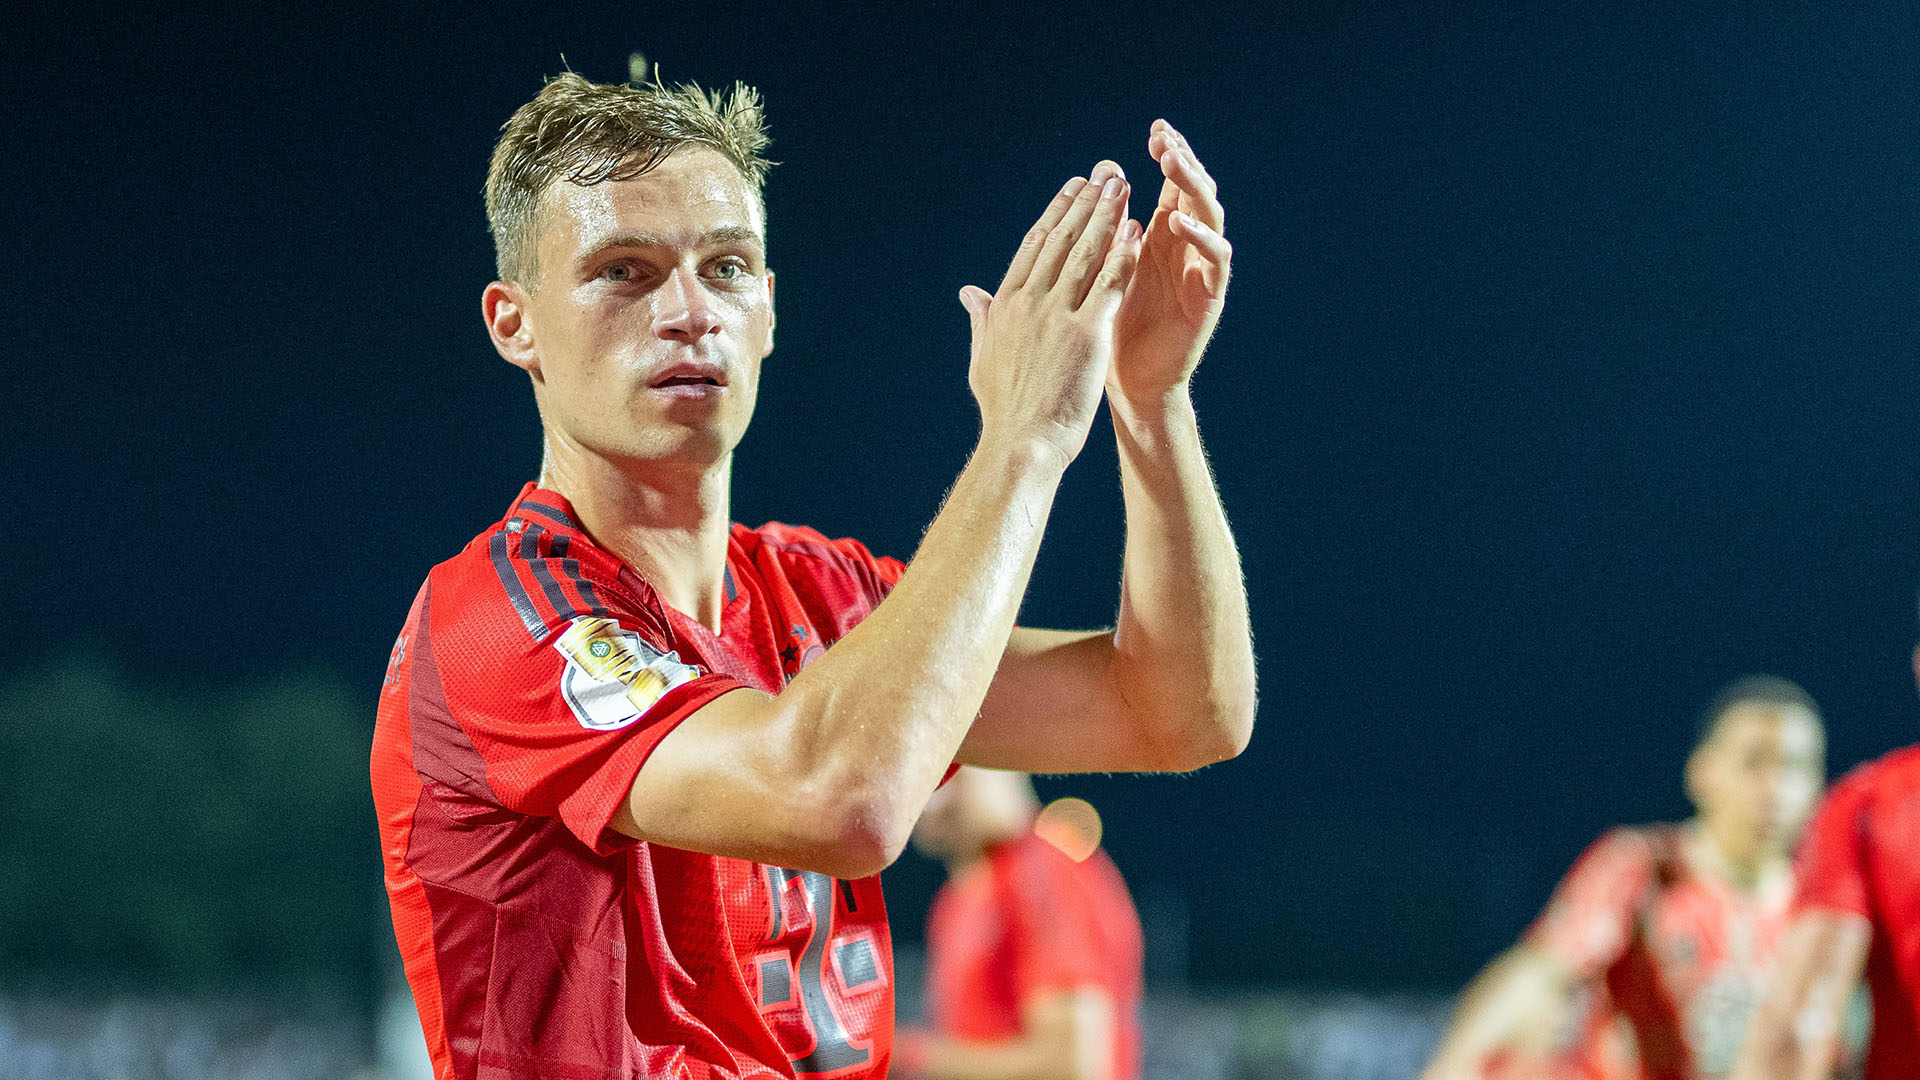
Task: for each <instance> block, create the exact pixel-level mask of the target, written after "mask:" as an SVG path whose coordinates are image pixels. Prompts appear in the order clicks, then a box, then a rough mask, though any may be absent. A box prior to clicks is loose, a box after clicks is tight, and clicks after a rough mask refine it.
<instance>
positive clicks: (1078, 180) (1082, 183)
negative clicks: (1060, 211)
mask: <svg viewBox="0 0 1920 1080" xmlns="http://www.w3.org/2000/svg"><path fill="white" fill-rule="evenodd" d="M1086 186H1087V178H1086V177H1084V176H1076V177H1074V178H1073V179H1071V180H1069V181H1067V186H1066V187H1063V188H1061V189H1060V194H1062V195H1078V194H1079V193H1080V189H1081V188H1083V187H1086Z"/></svg>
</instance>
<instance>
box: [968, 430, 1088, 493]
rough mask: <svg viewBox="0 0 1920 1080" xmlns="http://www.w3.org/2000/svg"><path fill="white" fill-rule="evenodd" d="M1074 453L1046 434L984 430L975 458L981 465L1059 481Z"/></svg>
mask: <svg viewBox="0 0 1920 1080" xmlns="http://www.w3.org/2000/svg"><path fill="white" fill-rule="evenodd" d="M1084 441H1085V440H1084V439H1082V442H1083V443H1084ZM1074 456H1075V453H1074V452H1073V451H1070V450H1068V449H1067V448H1066V447H1064V446H1062V445H1060V444H1059V443H1058V442H1055V441H1054V440H1052V439H1049V438H1047V437H1046V436H1044V435H1020V434H1014V433H1011V432H999V431H982V432H981V433H980V442H979V444H978V445H977V446H975V447H974V451H973V458H972V459H971V460H972V463H974V464H979V465H989V464H991V465H1000V466H1004V467H1005V468H1006V469H1008V470H1009V471H1010V472H1011V473H1012V474H1013V475H1015V476H1019V477H1023V478H1030V479H1039V480H1043V481H1044V480H1051V481H1052V482H1056V483H1057V482H1058V481H1059V479H1060V477H1062V476H1064V475H1065V474H1066V471H1067V466H1068V465H1071V464H1072V463H1073V459H1074Z"/></svg>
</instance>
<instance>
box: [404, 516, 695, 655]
mask: <svg viewBox="0 0 1920 1080" xmlns="http://www.w3.org/2000/svg"><path fill="white" fill-rule="evenodd" d="M520 511H521V512H518V513H515V514H513V515H511V516H509V517H507V518H504V519H502V520H500V521H498V522H495V523H494V524H493V525H492V526H490V527H489V528H487V529H486V530H485V531H483V532H481V533H480V534H479V535H478V536H476V537H474V538H473V539H472V540H471V541H469V542H468V543H467V546H466V547H464V548H462V549H461V551H460V553H459V554H458V555H455V556H454V557H453V558H451V559H448V560H446V561H445V562H443V563H440V564H439V565H438V566H435V567H434V568H433V570H432V571H431V572H429V573H428V575H427V587H428V590H429V594H430V596H431V602H432V619H433V624H434V627H435V628H436V629H442V628H449V627H456V626H457V627H460V628H462V629H465V630H467V631H469V632H473V633H480V634H486V635H494V634H504V635H509V636H516V635H518V636H524V637H525V638H526V639H527V640H529V641H531V642H535V643H538V642H544V641H546V640H548V639H549V638H551V637H553V636H554V635H555V634H557V633H559V632H561V631H563V630H565V629H566V628H567V627H569V626H570V625H572V624H573V623H574V621H575V620H578V619H581V618H588V617H591V618H596V619H603V620H604V619H619V620H620V621H622V622H637V623H639V624H641V625H642V626H643V627H645V628H646V629H650V630H657V631H664V629H665V627H664V620H661V619H659V618H657V613H655V612H652V611H651V610H650V608H649V607H648V605H646V604H644V603H642V602H638V601H637V600H636V599H635V598H634V597H632V596H630V595H629V593H630V589H629V588H628V586H627V584H626V583H625V582H623V580H622V577H621V568H620V564H619V562H618V560H616V559H614V558H613V557H612V556H610V555H608V554H606V553H605V552H603V551H601V550H600V549H599V548H597V547H595V546H594V545H593V543H592V542H591V541H590V540H588V539H587V537H586V536H585V534H583V533H581V532H579V531H578V529H577V528H574V527H572V526H571V524H570V523H568V524H561V523H560V522H559V521H556V520H553V519H550V518H548V517H546V516H544V515H542V514H539V513H536V512H534V510H533V508H532V507H531V505H530V504H526V505H523V507H522V508H520ZM562 520H564V519H562ZM656 623H660V624H661V625H659V626H656V625H655V624H656Z"/></svg>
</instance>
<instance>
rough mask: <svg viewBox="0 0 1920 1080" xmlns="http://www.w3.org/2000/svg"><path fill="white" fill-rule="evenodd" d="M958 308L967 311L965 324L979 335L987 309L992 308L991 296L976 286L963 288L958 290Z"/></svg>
mask: <svg viewBox="0 0 1920 1080" xmlns="http://www.w3.org/2000/svg"><path fill="white" fill-rule="evenodd" d="M960 306H961V307H963V308H966V309H967V322H968V323H969V324H970V325H972V327H973V329H974V332H975V333H979V331H980V323H981V321H982V320H984V319H986V317H987V308H989V307H991V306H993V294H992V293H989V292H988V291H987V290H985V289H983V288H981V287H980V286H978V285H968V286H965V287H964V288H962V289H961V290H960Z"/></svg>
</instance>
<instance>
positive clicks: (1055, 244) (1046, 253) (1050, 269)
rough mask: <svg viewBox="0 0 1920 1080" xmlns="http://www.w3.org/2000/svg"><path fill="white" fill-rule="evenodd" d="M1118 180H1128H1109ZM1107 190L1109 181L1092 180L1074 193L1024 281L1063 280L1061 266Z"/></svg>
mask: <svg viewBox="0 0 1920 1080" xmlns="http://www.w3.org/2000/svg"><path fill="white" fill-rule="evenodd" d="M1114 183H1118V184H1121V185H1122V186H1125V184H1126V181H1124V180H1120V179H1118V178H1117V177H1110V178H1109V179H1108V180H1107V184H1114ZM1105 190H1106V185H1105V184H1102V185H1099V186H1095V185H1093V184H1088V185H1087V186H1085V187H1083V188H1081V189H1080V193H1079V194H1078V195H1076V196H1074V199H1073V205H1072V206H1069V207H1067V213H1066V216H1064V217H1062V218H1061V219H1060V222H1059V224H1057V225H1055V226H1054V227H1053V229H1052V230H1051V231H1049V232H1048V233H1047V237H1046V240H1045V241H1044V242H1043V243H1042V244H1041V245H1040V250H1039V252H1038V253H1037V254H1036V255H1035V256H1034V258H1033V270H1032V272H1031V273H1029V274H1028V275H1027V280H1026V281H1025V283H1024V284H1027V285H1030V286H1033V287H1035V288H1040V289H1051V288H1053V286H1054V283H1055V282H1056V281H1058V280H1059V277H1060V268H1061V267H1062V266H1064V265H1065V264H1066V261H1067V256H1068V254H1070V253H1071V252H1072V251H1073V245H1074V244H1075V243H1076V242H1077V241H1078V240H1079V239H1080V234H1081V233H1083V232H1085V231H1086V229H1087V222H1088V221H1089V220H1090V219H1091V218H1092V217H1093V211H1094V208H1095V207H1097V206H1099V205H1100V202H1101V195H1102V193H1103V192H1104V191H1105Z"/></svg>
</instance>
